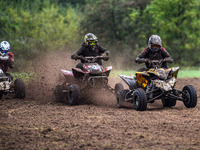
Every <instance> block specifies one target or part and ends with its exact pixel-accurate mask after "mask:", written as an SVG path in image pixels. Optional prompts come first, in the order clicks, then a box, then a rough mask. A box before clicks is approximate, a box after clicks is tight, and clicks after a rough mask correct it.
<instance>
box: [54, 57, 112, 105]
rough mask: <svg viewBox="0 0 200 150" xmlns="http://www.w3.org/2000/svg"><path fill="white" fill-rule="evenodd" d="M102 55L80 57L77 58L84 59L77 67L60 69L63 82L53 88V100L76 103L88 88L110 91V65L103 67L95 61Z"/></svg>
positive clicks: (81, 98) (70, 103) (79, 101)
mask: <svg viewBox="0 0 200 150" xmlns="http://www.w3.org/2000/svg"><path fill="white" fill-rule="evenodd" d="M106 58H107V57H104V56H96V57H82V56H79V57H78V58H77V59H79V60H84V61H85V62H86V63H83V64H82V65H81V66H82V67H79V66H77V67H76V68H72V71H67V70H61V72H62V73H63V75H64V76H65V82H64V83H63V84H62V85H57V86H56V88H55V90H54V95H55V100H56V101H61V102H64V103H67V104H69V105H77V104H79V103H81V101H82V100H83V99H84V92H85V91H88V90H89V89H93V90H95V89H96V88H107V89H109V90H111V91H112V92H113V91H114V89H112V88H111V87H110V86H109V85H108V76H109V74H110V71H111V69H112V66H108V67H106V68H105V69H104V68H103V67H102V66H100V65H99V64H98V63H96V60H97V59H106Z"/></svg>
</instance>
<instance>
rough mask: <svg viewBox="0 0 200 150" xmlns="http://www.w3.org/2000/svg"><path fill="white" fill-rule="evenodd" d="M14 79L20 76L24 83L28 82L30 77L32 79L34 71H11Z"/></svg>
mask: <svg viewBox="0 0 200 150" xmlns="http://www.w3.org/2000/svg"><path fill="white" fill-rule="evenodd" d="M11 74H12V75H13V77H14V80H15V79H19V78H21V79H22V80H23V81H24V82H25V83H28V82H30V81H31V79H33V76H34V73H18V72H15V73H11Z"/></svg>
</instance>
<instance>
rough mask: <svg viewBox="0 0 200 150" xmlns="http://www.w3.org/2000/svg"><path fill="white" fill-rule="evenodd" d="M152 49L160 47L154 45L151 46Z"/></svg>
mask: <svg viewBox="0 0 200 150" xmlns="http://www.w3.org/2000/svg"><path fill="white" fill-rule="evenodd" d="M151 47H152V48H160V45H156V44H153V45H151Z"/></svg>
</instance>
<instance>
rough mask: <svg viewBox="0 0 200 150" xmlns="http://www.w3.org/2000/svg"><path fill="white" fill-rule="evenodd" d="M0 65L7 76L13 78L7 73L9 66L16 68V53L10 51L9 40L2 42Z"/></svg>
mask: <svg viewBox="0 0 200 150" xmlns="http://www.w3.org/2000/svg"><path fill="white" fill-rule="evenodd" d="M0 67H1V69H2V70H3V72H4V73H5V74H6V76H9V77H11V79H12V78H13V77H12V75H11V74H9V73H7V71H8V67H10V68H14V55H13V53H11V52H10V44H9V43H8V42H7V41H2V42H1V44H0Z"/></svg>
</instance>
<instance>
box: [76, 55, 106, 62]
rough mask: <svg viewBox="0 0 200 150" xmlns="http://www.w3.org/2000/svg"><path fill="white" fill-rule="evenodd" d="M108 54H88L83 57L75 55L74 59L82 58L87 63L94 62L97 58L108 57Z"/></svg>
mask: <svg viewBox="0 0 200 150" xmlns="http://www.w3.org/2000/svg"><path fill="white" fill-rule="evenodd" d="M108 58H109V57H108V56H89V57H83V56H77V58H76V59H79V60H84V61H85V62H88V63H94V62H96V60H97V59H108Z"/></svg>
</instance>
